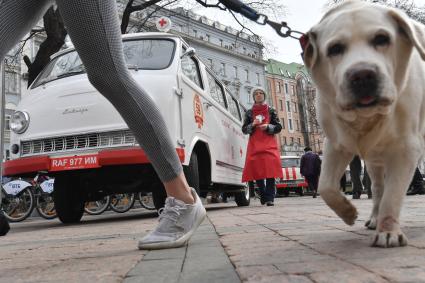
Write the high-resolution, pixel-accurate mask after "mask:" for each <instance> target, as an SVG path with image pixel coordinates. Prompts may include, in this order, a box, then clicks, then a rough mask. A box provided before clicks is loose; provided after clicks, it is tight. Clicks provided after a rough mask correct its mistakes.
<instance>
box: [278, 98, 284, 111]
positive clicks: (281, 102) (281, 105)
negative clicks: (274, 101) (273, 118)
mask: <svg viewBox="0 0 425 283" xmlns="http://www.w3.org/2000/svg"><path fill="white" fill-rule="evenodd" d="M279 106H280V111H283V101H282V99H279Z"/></svg>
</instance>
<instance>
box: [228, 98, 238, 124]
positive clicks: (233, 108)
mask: <svg viewBox="0 0 425 283" xmlns="http://www.w3.org/2000/svg"><path fill="white" fill-rule="evenodd" d="M226 96H227V105H228V106H229V111H230V114H232V116H233V117H235V118H236V119H238V120H239V121H241V116H240V114H239V109H238V102H237V101H236V99H234V98H233V97H231V96H230V94H228V93H226Z"/></svg>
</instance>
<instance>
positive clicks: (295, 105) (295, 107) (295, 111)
mask: <svg viewBox="0 0 425 283" xmlns="http://www.w3.org/2000/svg"><path fill="white" fill-rule="evenodd" d="M293 109H294V113H297V104H296V103H295V102H294V108H293Z"/></svg>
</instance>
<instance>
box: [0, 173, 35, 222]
mask: <svg viewBox="0 0 425 283" xmlns="http://www.w3.org/2000/svg"><path fill="white" fill-rule="evenodd" d="M1 193H2V195H3V198H2V203H1V207H2V210H3V212H4V216H5V217H6V218H7V219H8V220H9V221H10V222H20V221H23V220H25V219H26V218H27V217H28V216H30V215H31V213H32V211H33V209H34V206H35V198H34V193H33V191H32V185H31V183H29V182H26V181H23V180H19V179H18V180H13V181H10V182H8V183H6V184H4V185H2V189H1Z"/></svg>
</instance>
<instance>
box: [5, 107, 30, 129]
mask: <svg viewBox="0 0 425 283" xmlns="http://www.w3.org/2000/svg"><path fill="white" fill-rule="evenodd" d="M29 124H30V115H28V113H27V112H25V111H15V112H14V113H13V114H12V117H11V118H10V129H11V130H12V131H13V132H15V133H17V134H22V133H23V132H25V131H26V130H27V129H28V126H29Z"/></svg>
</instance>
